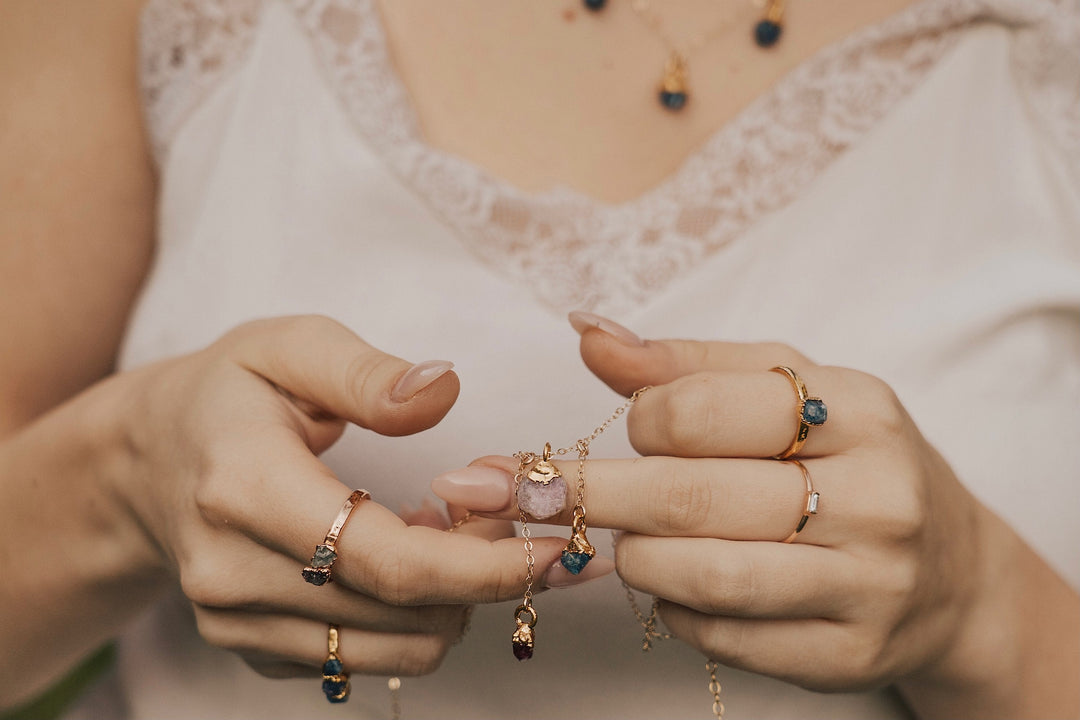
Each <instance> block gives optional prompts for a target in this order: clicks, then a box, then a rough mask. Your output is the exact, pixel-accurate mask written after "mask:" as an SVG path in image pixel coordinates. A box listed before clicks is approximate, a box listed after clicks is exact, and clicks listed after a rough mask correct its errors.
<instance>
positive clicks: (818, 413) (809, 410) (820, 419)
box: [769, 365, 829, 460]
mask: <svg viewBox="0 0 1080 720" xmlns="http://www.w3.org/2000/svg"><path fill="white" fill-rule="evenodd" d="M769 370H770V371H771V372H776V373H780V374H781V375H784V376H786V377H787V379H788V380H790V381H791V385H792V386H793V387H794V388H795V392H796V393H798V395H799V407H798V412H797V416H796V417H797V419H798V421H799V429H798V430H797V431H796V432H795V439H794V440H792V441H791V444H790V445H788V448H787V450H785V451H784V452H782V453H780V454H779V455H773V459H775V460H787V459H788V458H789V457H791V456H792V455H794V454H796V453H797V452H799V451H800V450H802V447H803V445H805V444H806V438H807V436H808V435H809V434H810V427H811V426H813V427H819V426H821V425H824V424H825V421H826V420H827V419H828V418H829V410H828V408H827V407H825V401H824V400H822V399H821V398H819V397H812V396H811V395H810V394H809V393H808V392H807V391H806V383H804V382H803V381H802V378H801V377H799V374H798V373H797V372H795V371H794V370H792V369H791V368H789V367H786V366H784V365H777V366H776V367H774V368H769Z"/></svg>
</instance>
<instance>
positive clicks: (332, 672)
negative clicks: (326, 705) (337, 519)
mask: <svg viewBox="0 0 1080 720" xmlns="http://www.w3.org/2000/svg"><path fill="white" fill-rule="evenodd" d="M339 530H340V528H339ZM339 641H340V633H339V630H338V626H337V625H331V626H330V629H329V630H328V631H327V633H326V660H325V661H323V666H322V674H323V681H322V691H323V694H324V695H326V699H327V700H329V701H330V702H332V703H343V702H345V701H346V700H348V699H349V692H350V691H351V690H352V686H351V685H350V683H349V673H347V672H345V666H344V665H343V664H342V662H341V658H339V657H338V644H339Z"/></svg>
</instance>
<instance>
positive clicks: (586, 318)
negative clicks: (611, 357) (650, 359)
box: [566, 310, 645, 347]
mask: <svg viewBox="0 0 1080 720" xmlns="http://www.w3.org/2000/svg"><path fill="white" fill-rule="evenodd" d="M566 317H567V319H568V320H569V321H570V325H571V327H573V328H574V329H575V330H577V332H578V335H581V334H582V333H584V332H585V331H586V330H588V329H589V328H596V329H598V330H603V331H604V332H606V333H607V334H608V335H610V336H612V337H613V338H615V339H616V340H618V341H619V342H621V343H622V344H623V345H629V346H631V347H644V346H645V341H644V340H642V339H641V338H639V337H638V336H637V335H635V334H634V333H632V332H630V331H629V330H627V329H626V328H624V327H623V326H622V325H620V324H619V323H617V322H615V321H614V320H608V319H607V318H606V317H600V316H599V315H594V314H593V313H588V312H583V311H581V310H575V311H574V312H572V313H570V314H569V315H567V316H566Z"/></svg>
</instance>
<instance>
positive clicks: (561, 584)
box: [544, 555, 615, 588]
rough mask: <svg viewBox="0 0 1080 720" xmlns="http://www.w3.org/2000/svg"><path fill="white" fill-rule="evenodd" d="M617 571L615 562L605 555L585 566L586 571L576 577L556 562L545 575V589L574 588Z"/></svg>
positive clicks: (595, 558) (598, 556) (597, 557)
mask: <svg viewBox="0 0 1080 720" xmlns="http://www.w3.org/2000/svg"><path fill="white" fill-rule="evenodd" d="M614 569H615V562H614V561H613V560H610V559H608V558H606V557H604V556H603V555H597V556H596V557H594V558H593V559H592V560H590V561H589V564H588V565H586V566H585V569H584V570H582V571H581V572H579V573H578V574H577V575H574V574H573V573H572V572H570V571H569V570H567V569H566V568H564V567H563V564H562V563H561V562H556V563H555V564H554V565H552V566H551V567H550V568H548V571H547V574H546V575H544V587H546V588H565V587H572V586H574V585H580V584H581V583H585V582H589V581H590V580H595V579H596V578H600V577H604V576H605V575H607V574H609V573H610V572H611V571H612V570H614Z"/></svg>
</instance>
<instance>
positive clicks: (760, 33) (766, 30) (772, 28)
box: [754, 20, 781, 47]
mask: <svg viewBox="0 0 1080 720" xmlns="http://www.w3.org/2000/svg"><path fill="white" fill-rule="evenodd" d="M780 30H781V27H780V24H779V23H774V22H773V21H771V20H762V21H761V22H759V23H758V24H757V25H755V26H754V42H756V43H757V44H758V47H772V46H773V45H775V44H776V41H777V40H779V39H780Z"/></svg>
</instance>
